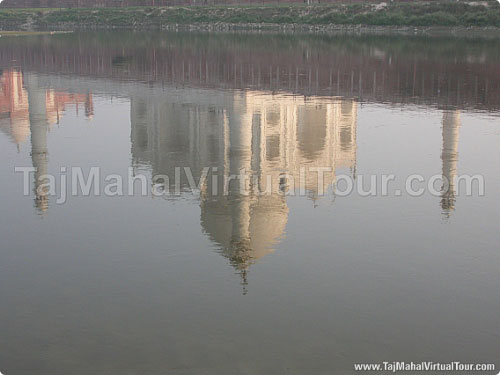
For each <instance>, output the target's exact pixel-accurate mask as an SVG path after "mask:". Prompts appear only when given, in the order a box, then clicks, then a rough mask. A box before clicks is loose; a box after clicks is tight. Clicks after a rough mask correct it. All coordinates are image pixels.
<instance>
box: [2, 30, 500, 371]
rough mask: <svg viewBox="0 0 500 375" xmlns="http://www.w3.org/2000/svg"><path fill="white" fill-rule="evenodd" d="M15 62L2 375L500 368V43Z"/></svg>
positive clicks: (152, 50)
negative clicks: (463, 181)
mask: <svg viewBox="0 0 500 375" xmlns="http://www.w3.org/2000/svg"><path fill="white" fill-rule="evenodd" d="M0 66H1V67H2V70H1V91H0V157H1V160H2V161H1V163H0V191H1V193H2V198H1V209H0V372H2V373H3V374H5V375H25V374H38V375H44V374H47V375H49V374H50V375H58V374H61V375H62V374H75V375H78V374H95V375H101V374H103V375H104V374H218V375H219V374H307V375H309V374H337V373H338V374H349V373H354V372H355V371H354V364H357V363H381V362H383V361H388V362H392V361H406V362H410V361H413V362H421V361H433V362H441V363H447V362H452V361H460V362H463V363H492V364H496V365H497V371H498V369H499V367H498V366H500V362H499V360H500V358H499V356H498V353H499V352H500V314H499V313H498V312H499V309H500V294H499V290H500V288H499V287H500V245H499V243H500V226H499V223H500V201H499V197H498V191H499V188H500V176H499V173H498V172H499V164H498V163H499V160H500V147H499V146H500V42H499V41H497V40H480V39H458V38H448V37H439V38H425V37H414V38H411V37H395V36H393V37H384V36H320V35H279V34H276V35H273V34H257V33H254V34H238V33H233V34H203V33H200V34H197V33H160V32H154V33H153V32H152V33H141V32H86V33H74V34H65V35H52V36H49V35H46V36H33V37H14V38H1V40H0ZM16 167H17V168H22V167H25V168H32V167H34V168H36V169H37V171H36V172H35V173H30V174H29V179H28V180H27V183H25V182H24V180H23V178H24V175H23V173H22V172H19V171H17V172H16V171H15V168H16ZM318 170H322V171H324V173H323V172H322V178H321V179H320V178H319V174H320V173H319V172H318ZM78 171H81V172H82V175H83V179H84V180H85V179H86V178H87V177H88V176H89V174H90V173H91V172H92V171H96V173H98V176H97V177H96V180H95V181H94V185H93V186H92V187H95V185H96V181H99V183H98V185H100V186H98V187H97V188H98V189H97V191H94V190H92V189H91V191H90V193H89V194H85V192H84V191H80V190H78V189H77V193H76V194H72V189H73V188H74V186H73V184H72V183H71V182H72V178H73V177H74V176H75V175H77V174H78ZM207 171H208V175H207V178H204V176H205V175H206V173H205V172H207ZM242 171H243V173H244V174H245V175H247V176H249V178H248V179H240V178H238V179H236V180H234V181H233V183H231V182H230V181H226V179H225V176H229V175H238V174H241V173H242ZM303 171H306V172H307V174H306V173H305V172H304V173H303ZM311 171H316V172H311ZM26 173H27V172H26ZM176 173H177V174H178V175H176ZM47 174H50V175H52V176H54V178H55V184H54V186H55V188H54V189H55V194H51V193H50V192H51V186H49V185H50V184H49V185H47V182H50V180H48V178H47V176H43V175H47ZM110 175H115V177H114V180H113V181H115V182H117V181H119V180H120V178H121V179H122V180H123V181H124V186H123V190H124V191H123V194H120V189H121V186H119V184H118V183H117V184H116V185H115V186H113V188H111V187H110V186H109V181H111V180H105V179H106V178H108V177H109V176H110ZM158 175H163V176H167V177H168V181H167V182H166V183H164V184H163V185H161V184H160V185H158V181H159V180H157V179H154V178H153V177H155V176H156V177H157V176H158ZM415 175H417V176H419V177H417V178H416V179H415V180H413V182H412V183H411V184H410V188H411V189H414V190H417V188H422V189H423V190H424V191H423V192H422V193H421V194H414V193H412V191H413V190H411V191H408V190H409V187H408V184H407V183H408V179H409V176H415ZM64 176H66V178H67V184H66V185H65V184H64V183H62V182H61V177H64ZM117 176H118V177H117ZM190 176H191V177H192V180H191V179H190V178H189V177H190ZM214 176H215V177H214ZM383 176H393V179H394V181H393V182H391V184H390V186H389V187H388V191H386V192H384V191H382V190H383V189H382V185H383V182H382V181H381V179H382V177H383ZM459 176H476V178H477V180H476V181H475V182H474V185H473V188H471V191H470V192H467V191H466V189H465V188H463V186H460V184H459V183H454V182H453V181H455V179H456V178H457V177H459ZM443 177H444V178H446V180H448V181H452V182H450V184H448V185H449V186H448V189H444V188H443V186H444V183H443V181H444V178H443ZM133 178H135V180H132V181H133V188H134V189H135V190H134V192H132V191H131V190H132V189H131V186H129V185H128V180H129V179H133ZM372 178H374V179H375V185H374V186H375V190H376V191H373V190H372V191H371V192H370V194H367V193H365V192H367V191H370V184H371V181H372V180H371V179H372ZM433 178H434V181H433ZM440 178H441V179H440ZM143 181H144V184H145V187H146V189H145V190H141V189H140V188H143V186H142V183H143ZM163 181H164V182H165V181H166V180H163ZM200 181H201V182H200ZM239 181H244V182H243V183H240V182H239ZM267 181H272V183H271V185H270V186H271V189H270V191H269V192H266V191H265V190H266V185H268V184H266V182H267ZM360 181H361V184H362V185H363V189H361V191H359V190H360V189H357V187H358V184H359V182H360ZM428 181H431V182H432V181H433V182H435V184H433V186H428V185H429V184H428ZM80 182H81V181H80ZM83 182H85V181H83ZM193 182H194V183H195V185H197V186H193V184H192V183H193ZM198 182H200V183H199V184H198ZM226 182H227V185H226ZM234 182H237V183H236V184H235V183H234ZM107 183H108V184H107ZM272 184H275V186H276V187H277V188H276V189H274V187H273V186H272ZM350 184H352V186H353V189H352V190H353V191H352V192H350V193H349V194H347V193H346V192H348V188H349V186H350ZM431 185H432V184H431ZM81 187H82V186H81V184H80V188H81ZM217 187H218V188H217ZM226 187H227V189H226ZM372 187H373V186H372ZM482 187H483V188H484V189H482ZM106 188H108V189H106ZM461 188H462V189H461ZM83 190H85V189H83ZM139 190H141V191H139ZM63 192H65V193H66V197H62V195H63V194H62V193H63ZM167 192H168V194H167ZM109 195H114V196H109ZM497 371H496V372H497ZM496 372H493V371H491V372H489V373H496ZM424 373H425V372H424ZM429 373H430V372H429Z"/></svg>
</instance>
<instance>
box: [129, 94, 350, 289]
mask: <svg viewBox="0 0 500 375" xmlns="http://www.w3.org/2000/svg"><path fill="white" fill-rule="evenodd" d="M131 105H132V109H131V122H132V154H133V158H134V161H135V163H136V165H139V166H140V165H141V164H148V165H149V164H150V165H151V166H152V168H153V174H155V175H158V174H165V175H168V176H173V175H174V169H175V167H190V168H191V171H192V174H193V176H194V177H195V178H196V177H197V178H199V177H200V174H201V171H202V169H203V168H204V167H211V168H213V167H216V170H217V175H218V176H221V175H226V176H227V175H237V174H239V173H240V171H242V170H245V171H246V172H247V174H249V175H251V177H252V178H249V179H248V180H247V181H246V182H245V184H247V185H248V187H247V188H245V192H246V194H242V193H241V190H240V188H241V185H240V182H239V181H237V182H236V181H235V182H234V184H233V183H230V184H229V185H228V186H229V188H228V189H229V191H228V194H223V189H220V188H218V189H217V191H216V192H214V186H213V185H214V184H215V183H214V180H213V179H212V178H207V179H205V180H204V181H205V183H204V184H203V185H202V186H201V201H200V206H201V224H202V227H203V229H204V231H205V232H206V233H207V234H208V235H209V237H210V238H211V240H212V241H214V242H215V243H217V244H218V246H219V247H220V249H221V253H222V254H223V255H224V256H226V257H227V258H228V259H229V260H230V262H231V264H232V265H233V266H234V267H235V268H236V269H237V270H238V272H239V273H241V275H242V277H243V280H244V282H246V281H245V280H246V279H245V278H246V272H247V268H248V266H249V265H250V264H251V263H252V262H253V261H255V260H256V259H258V258H260V257H262V256H263V255H265V254H267V253H269V252H270V251H272V248H273V245H274V244H275V243H276V241H277V240H278V239H279V238H280V237H281V236H282V235H283V233H284V230H285V226H286V223H287V219H288V207H287V204H286V201H285V197H284V195H283V194H279V193H278V192H277V191H276V190H275V189H274V186H275V185H273V184H274V182H277V181H281V185H280V186H281V187H283V185H284V180H286V181H287V182H286V184H288V185H289V180H295V181H298V180H299V178H300V176H299V174H300V173H302V172H301V170H302V169H304V167H306V168H309V169H314V168H318V167H320V168H323V167H326V168H329V169H330V171H331V172H325V173H324V180H323V182H322V186H318V182H317V181H318V178H317V174H314V173H307V174H306V175H305V176H306V178H305V184H304V189H305V191H306V192H307V193H308V194H309V196H311V197H312V198H315V197H316V196H317V193H318V191H319V190H321V189H326V188H327V187H328V185H331V184H332V182H333V181H334V177H335V170H336V169H338V168H347V169H349V170H351V171H352V172H353V173H354V170H355V165H356V114H357V103H356V102H355V101H353V100H343V99H335V100H323V99H318V98H311V99H307V100H304V98H302V97H294V96H284V95H271V94H265V93H261V92H239V93H232V94H229V93H223V94H220V96H219V97H217V98H212V100H208V101H207V102H206V103H205V104H199V103H196V104H184V103H175V102H174V103H168V102H166V101H165V100H164V99H163V100H162V98H158V99H152V100H150V101H145V100H144V99H140V98H133V99H132V104H131ZM283 176H287V177H286V178H285V177H283ZM219 181H220V180H219ZM270 181H272V183H271V184H270V185H271V186H267V185H269V182H270ZM185 184H186V182H183V185H185ZM276 185H277V184H276ZM219 187H220V185H219ZM295 187H297V186H295ZM266 189H269V190H267V191H269V192H270V194H262V192H264V191H266Z"/></svg>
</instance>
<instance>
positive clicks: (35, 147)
mask: <svg viewBox="0 0 500 375" xmlns="http://www.w3.org/2000/svg"><path fill="white" fill-rule="evenodd" d="M25 85H26V87H27V91H28V103H29V119H30V130H31V161H32V163H33V167H34V168H35V169H36V170H35V183H34V192H35V206H36V208H37V209H38V210H39V211H40V212H45V211H46V210H47V208H48V205H49V202H48V196H47V188H46V187H45V188H43V186H42V185H43V184H46V183H47V180H45V179H41V178H40V177H41V176H43V175H46V174H47V173H48V148H47V131H48V126H49V124H48V119H47V107H46V90H44V89H41V88H39V87H38V82H37V77H36V76H34V75H27V76H26V77H25Z"/></svg>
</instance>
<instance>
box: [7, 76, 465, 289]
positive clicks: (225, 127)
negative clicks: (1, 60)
mask: <svg viewBox="0 0 500 375" xmlns="http://www.w3.org/2000/svg"><path fill="white" fill-rule="evenodd" d="M0 82H1V88H0V132H3V133H4V134H5V135H7V137H8V138H9V139H10V140H11V141H12V142H14V143H16V144H17V145H22V144H23V143H25V142H26V141H27V139H28V136H29V135H31V159H32V163H33V167H35V168H36V169H37V171H36V173H35V186H34V191H35V202H36V207H37V209H38V210H40V211H45V210H47V207H48V200H47V197H46V196H44V195H43V194H41V193H43V192H40V191H39V187H40V184H41V183H43V181H41V180H40V179H39V177H40V176H41V175H44V174H46V173H47V171H48V147H47V133H48V131H49V128H50V126H51V125H52V124H55V123H58V122H59V119H60V117H61V116H62V115H63V113H64V110H65V106H66V105H68V104H73V105H75V106H76V109H77V110H78V105H79V103H83V104H84V108H85V115H86V116H88V117H90V116H92V114H93V105H92V96H91V94H86V95H85V94H84V95H80V94H67V93H64V92H61V91H56V90H51V89H47V88H44V86H45V84H43V83H41V82H39V77H37V76H36V75H31V74H28V75H24V76H23V74H22V73H20V72H17V71H15V70H13V71H4V72H3V73H2V76H1V81H0ZM84 83H85V82H80V81H78V86H84V87H86V89H85V91H88V92H91V91H94V86H93V85H94V84H88V85H87V86H85V85H84ZM124 87H126V88H128V89H127V90H129V91H127V92H126V95H127V96H128V97H130V101H131V108H130V111H131V112H130V113H131V144H132V150H131V152H132V157H133V163H134V166H135V167H136V168H139V169H140V168H141V167H142V166H145V167H146V168H147V169H152V173H153V174H154V175H160V174H162V175H168V176H174V175H175V173H174V170H175V168H176V167H181V168H182V167H189V168H190V170H191V173H192V175H193V177H194V180H195V181H196V183H198V181H199V179H200V177H201V175H202V171H203V169H204V168H205V167H210V168H211V172H210V173H212V176H209V177H208V178H207V179H205V180H204V183H203V184H202V185H201V186H200V208H201V217H200V220H201V225H202V228H203V230H204V231H205V233H206V234H207V235H208V236H209V237H210V239H211V240H212V241H213V242H214V243H216V244H217V246H218V248H219V249H220V252H221V253H222V254H223V255H224V256H225V257H227V258H228V259H229V261H230V263H231V264H232V265H233V266H234V267H235V268H236V269H237V271H238V272H239V273H240V274H241V275H242V277H243V282H244V283H246V274H247V271H248V267H249V266H250V265H251V264H252V263H253V262H254V261H255V260H257V259H259V258H260V257H262V256H264V255H266V254H268V253H269V252H271V251H272V250H273V248H274V246H275V244H276V243H277V241H278V240H279V239H280V237H282V236H283V234H284V231H285V227H286V224H287V221H288V211H289V208H288V206H287V202H286V196H285V195H284V194H282V193H283V192H285V191H286V192H288V194H291V193H293V192H299V190H300V192H301V193H305V194H307V195H308V196H309V197H310V198H311V199H312V200H313V201H316V199H317V198H318V196H320V195H321V194H320V193H321V192H322V191H326V190H327V188H328V187H329V186H331V185H332V184H333V183H334V182H335V173H336V171H338V170H339V169H344V170H347V171H349V172H350V173H351V174H352V175H353V176H354V175H355V173H356V148H357V145H356V126H357V111H358V104H357V102H356V101H355V100H353V99H343V98H338V97H337V98H319V97H310V98H304V97H301V96H293V95H284V94H277V95H274V94H271V93H267V92H264V91H236V92H235V91H229V90H228V91H225V90H203V89H202V90H198V89H194V88H191V89H178V90H163V89H156V88H155V89H153V90H148V89H144V88H143V87H142V86H140V85H131V86H124ZM101 91H102V88H101ZM459 127H460V115H459V112H458V111H444V112H443V120H442V139H443V146H442V154H441V159H442V174H443V176H444V177H446V178H447V179H448V180H449V181H450V188H449V189H448V191H446V192H443V194H442V197H441V207H442V210H443V212H444V213H445V214H446V215H449V213H450V212H451V211H452V210H453V209H454V207H455V195H456V192H455V185H454V178H455V177H456V175H457V162H458V136H459ZM214 168H215V169H214ZM314 168H316V169H319V168H328V169H329V170H328V171H324V178H323V180H321V179H319V178H318V174H317V173H311V172H310V171H311V170H314ZM304 169H307V170H308V171H309V172H308V173H306V174H304V175H302V173H303V170H304ZM241 171H245V173H244V174H246V175H247V176H250V177H251V178H250V179H248V180H246V181H245V185H246V186H245V194H243V193H242V191H241V190H240V189H241V184H240V181H233V182H231V183H230V184H229V185H228V194H225V189H223V188H221V186H222V185H224V183H222V182H220V180H218V179H217V178H218V177H223V176H229V175H238V174H240V173H241ZM214 174H215V175H217V177H216V178H215V179H214V178H211V177H213V175H214ZM214 181H219V188H218V189H215V188H214ZM269 181H271V183H269ZM298 181H302V182H300V185H299V182H298ZM169 183H172V184H173V183H175V181H174V179H172V180H170V181H169ZM187 187H188V181H187V179H186V175H185V174H183V175H181V179H180V188H181V190H182V189H186V188H187ZM302 189H303V191H302ZM262 192H270V194H262Z"/></svg>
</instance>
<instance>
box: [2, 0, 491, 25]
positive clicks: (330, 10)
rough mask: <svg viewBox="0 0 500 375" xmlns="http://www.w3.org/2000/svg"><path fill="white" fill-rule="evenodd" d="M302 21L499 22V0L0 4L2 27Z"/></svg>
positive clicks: (311, 22) (352, 22)
mask: <svg viewBox="0 0 500 375" xmlns="http://www.w3.org/2000/svg"><path fill="white" fill-rule="evenodd" d="M199 23H231V24H263V25H265V24H304V25H328V24H338V25H374V26H465V27H468V26H479V27H486V26H492V27H500V4H499V3H498V2H497V1H488V2H474V3H472V2H471V3H468V2H457V1H433V2H414V3H390V2H388V3H387V4H386V5H385V6H384V5H380V4H378V5H377V4H373V3H361V4H324V5H323V4H315V5H300V4H293V5H291V4H283V3H282V4H276V5H262V6H260V5H237V6H235V5H228V6H222V5H217V6H173V7H155V8H153V7H133V8H99V9H95V8H92V9H1V10H0V27H2V28H3V29H5V28H7V27H9V26H11V27H12V26H18V27H20V26H22V25H23V24H30V25H34V26H36V27H40V28H51V27H54V28H60V27H61V26H64V25H67V26H69V25H72V26H73V27H129V28H141V27H161V26H162V25H166V24H199Z"/></svg>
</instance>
